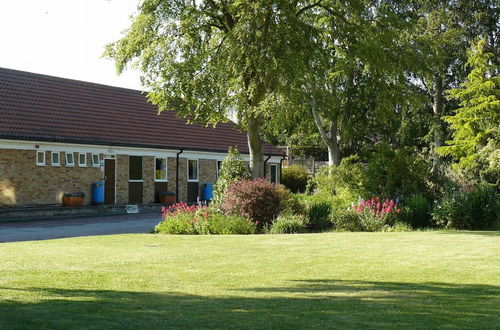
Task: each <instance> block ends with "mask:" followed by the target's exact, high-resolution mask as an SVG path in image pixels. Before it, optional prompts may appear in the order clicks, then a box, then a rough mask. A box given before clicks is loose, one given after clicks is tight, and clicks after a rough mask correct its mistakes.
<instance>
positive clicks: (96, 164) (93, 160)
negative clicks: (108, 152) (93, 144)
mask: <svg viewBox="0 0 500 330" xmlns="http://www.w3.org/2000/svg"><path fill="white" fill-rule="evenodd" d="M95 156H97V163H96V162H95V159H94V157H95ZM92 166H94V167H99V166H101V156H99V154H92Z"/></svg>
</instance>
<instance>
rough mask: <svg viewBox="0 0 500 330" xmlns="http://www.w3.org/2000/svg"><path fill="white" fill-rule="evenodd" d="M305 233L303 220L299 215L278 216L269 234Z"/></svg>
mask: <svg viewBox="0 0 500 330" xmlns="http://www.w3.org/2000/svg"><path fill="white" fill-rule="evenodd" d="M305 232H306V226H305V224H304V218H303V217H302V216H300V215H291V214H288V215H280V216H279V217H278V218H277V219H276V220H274V221H273V223H272V226H271V229H270V231H269V233H270V234H300V233H305Z"/></svg>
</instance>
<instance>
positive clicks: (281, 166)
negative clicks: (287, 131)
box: [279, 156, 286, 184]
mask: <svg viewBox="0 0 500 330" xmlns="http://www.w3.org/2000/svg"><path fill="white" fill-rule="evenodd" d="M285 159H286V156H283V157H281V159H280V182H279V183H280V184H281V173H282V172H283V161H284V160H285Z"/></svg>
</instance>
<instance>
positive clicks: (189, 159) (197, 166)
mask: <svg viewBox="0 0 500 330" xmlns="http://www.w3.org/2000/svg"><path fill="white" fill-rule="evenodd" d="M191 160H195V161H196V179H190V178H189V161H191ZM186 169H187V179H188V182H200V160H199V159H198V158H188V159H187V166H186Z"/></svg>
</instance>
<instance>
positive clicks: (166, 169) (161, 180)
mask: <svg viewBox="0 0 500 330" xmlns="http://www.w3.org/2000/svg"><path fill="white" fill-rule="evenodd" d="M157 159H163V160H165V179H157V178H156V160H157ZM153 170H154V172H153V173H154V179H155V182H168V158H167V157H155V162H154V164H153Z"/></svg>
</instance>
